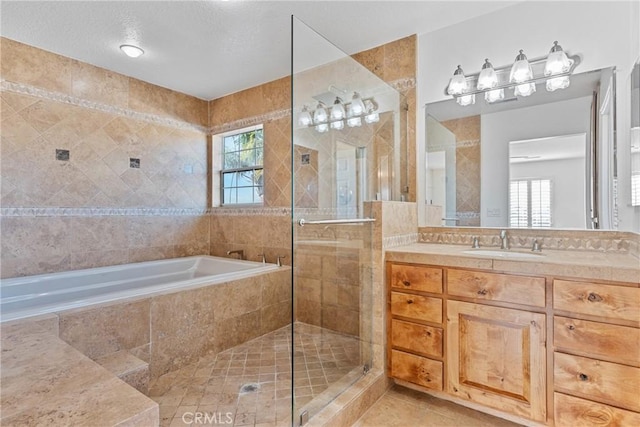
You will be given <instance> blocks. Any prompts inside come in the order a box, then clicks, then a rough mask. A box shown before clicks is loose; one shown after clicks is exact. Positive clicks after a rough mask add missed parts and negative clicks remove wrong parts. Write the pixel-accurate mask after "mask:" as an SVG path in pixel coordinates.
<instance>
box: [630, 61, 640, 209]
mask: <svg viewBox="0 0 640 427" xmlns="http://www.w3.org/2000/svg"><path fill="white" fill-rule="evenodd" d="M631 206H640V59H638V61H637V62H636V65H635V66H634V67H633V71H632V72H631Z"/></svg>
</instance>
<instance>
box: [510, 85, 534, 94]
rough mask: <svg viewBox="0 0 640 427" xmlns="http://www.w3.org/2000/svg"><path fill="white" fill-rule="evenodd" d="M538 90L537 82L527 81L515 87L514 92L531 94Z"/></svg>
mask: <svg viewBox="0 0 640 427" xmlns="http://www.w3.org/2000/svg"><path fill="white" fill-rule="evenodd" d="M535 91H536V84H535V83H525V84H521V85H518V86H516V87H515V89H514V91H513V93H514V94H515V95H516V96H529V95H531V94H532V93H533V92H535Z"/></svg>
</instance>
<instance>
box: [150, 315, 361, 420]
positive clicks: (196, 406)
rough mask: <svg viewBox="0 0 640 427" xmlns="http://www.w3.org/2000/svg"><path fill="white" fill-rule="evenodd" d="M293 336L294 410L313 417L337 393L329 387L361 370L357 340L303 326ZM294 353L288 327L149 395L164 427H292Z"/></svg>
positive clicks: (163, 380)
mask: <svg viewBox="0 0 640 427" xmlns="http://www.w3.org/2000/svg"><path fill="white" fill-rule="evenodd" d="M294 331H295V340H294V342H295V347H294V352H295V357H294V360H295V367H294V375H293V377H294V382H295V397H296V406H297V407H298V408H302V409H304V405H307V406H308V407H309V408H310V411H309V412H310V413H313V408H315V407H317V406H318V404H317V401H318V400H322V399H323V398H326V397H327V395H328V394H330V392H332V390H328V388H330V387H331V388H335V385H336V384H340V383H341V382H343V381H344V378H348V377H349V375H347V374H349V373H351V372H352V371H354V368H355V367H356V366H359V365H360V364H361V363H360V344H359V341H358V339H357V338H354V337H350V336H346V335H341V334H338V333H334V332H332V331H329V330H326V329H322V328H319V327H316V326H311V325H306V324H303V323H298V322H296V323H295V327H294ZM290 353H291V326H290V325H289V326H286V327H284V328H281V329H278V330H276V331H274V332H271V333H269V334H266V335H263V336H261V337H259V338H256V339H254V340H251V341H249V342H246V343H244V344H241V345H239V346H236V347H233V348H231V349H228V350H225V351H224V352H222V353H219V354H218V355H217V356H208V357H203V358H201V359H200V360H199V361H198V362H197V363H194V364H191V365H189V366H186V367H184V368H182V369H180V370H178V371H175V372H171V373H168V374H166V375H163V376H162V377H160V378H158V379H157V380H156V381H155V382H154V383H153V384H152V385H151V387H150V392H149V395H150V397H151V398H152V399H154V400H155V401H156V402H158V404H159V405H160V425H161V427H174V426H185V425H198V424H200V425H202V424H204V425H207V424H209V425H216V424H223V425H236V426H245V425H248V426H260V427H263V426H264V427H266V426H290V425H291V377H292V375H291V358H290ZM351 376H353V375H351ZM332 384H333V386H332ZM314 398H315V400H312V399H314ZM320 406H321V405H320ZM297 412H298V411H297Z"/></svg>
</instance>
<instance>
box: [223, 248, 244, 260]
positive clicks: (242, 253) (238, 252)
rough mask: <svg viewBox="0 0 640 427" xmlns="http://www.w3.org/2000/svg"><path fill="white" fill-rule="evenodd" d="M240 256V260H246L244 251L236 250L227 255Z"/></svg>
mask: <svg viewBox="0 0 640 427" xmlns="http://www.w3.org/2000/svg"><path fill="white" fill-rule="evenodd" d="M233 254H236V255H240V259H244V250H243V249H236V250H235V251H227V255H233Z"/></svg>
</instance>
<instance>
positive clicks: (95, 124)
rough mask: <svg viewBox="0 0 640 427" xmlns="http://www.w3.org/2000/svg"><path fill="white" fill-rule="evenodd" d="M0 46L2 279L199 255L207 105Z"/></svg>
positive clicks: (203, 230) (205, 193)
mask: <svg viewBox="0 0 640 427" xmlns="http://www.w3.org/2000/svg"><path fill="white" fill-rule="evenodd" d="M0 42H1V47H2V50H1V55H2V58H1V59H2V61H1V63H2V65H1V67H2V68H1V71H2V78H3V81H2V92H1V93H0V98H1V106H2V109H1V114H2V117H1V118H2V122H1V127H0V131H1V133H2V140H1V142H0V150H1V152H2V159H1V161H0V177H1V178H2V182H1V184H0V189H1V191H0V204H1V207H2V217H1V232H2V248H1V250H2V253H1V261H2V262H1V267H0V276H1V277H14V276H22V275H31V274H39V273H48V272H56V271H64V270H70V269H79V268H89V267H96V266H103V265H113V264H121V263H128V262H136V261H145V260H151V259H161V258H173V257H177V256H186V255H196V254H207V253H209V221H208V217H207V216H206V208H207V206H208V201H209V200H210V196H209V195H210V188H209V187H208V183H209V180H208V171H207V156H208V143H207V125H208V115H207V113H208V103H207V102H206V101H203V100H199V99H196V98H193V97H191V96H187V95H184V94H180V93H177V92H173V91H170V90H168V89H164V88H161V87H158V86H154V85H151V84H149V83H145V82H141V81H139V80H136V79H133V78H129V77H126V76H123V75H120V74H117V73H113V72H110V71H108V70H105V69H101V68H98V67H95V66H92V65H89V64H85V63H82V62H79V61H76V60H73V59H70V58H66V57H63V56H60V55H56V54H53V53H50V52H46V51H43V50H41V49H37V48H34V47H32V46H28V45H24V44H21V43H18V42H15V41H12V40H9V39H6V38H1V39H0ZM56 149H64V150H69V159H68V161H62V160H57V158H56ZM130 158H137V159H140V167H139V168H132V167H130ZM140 208H144V210H142V211H140Z"/></svg>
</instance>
